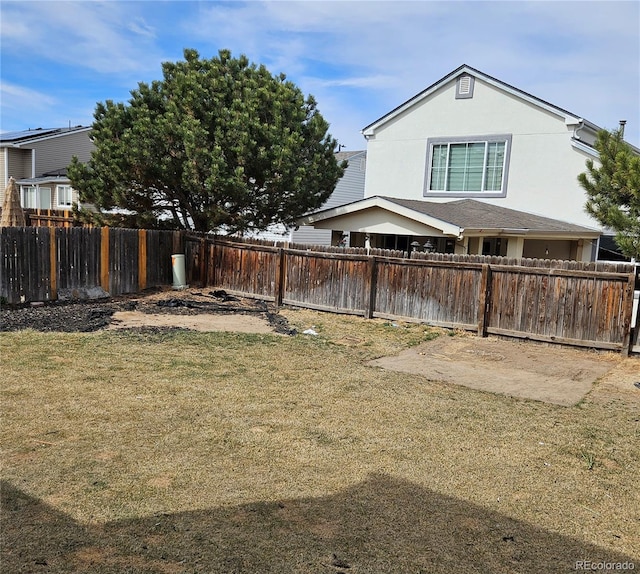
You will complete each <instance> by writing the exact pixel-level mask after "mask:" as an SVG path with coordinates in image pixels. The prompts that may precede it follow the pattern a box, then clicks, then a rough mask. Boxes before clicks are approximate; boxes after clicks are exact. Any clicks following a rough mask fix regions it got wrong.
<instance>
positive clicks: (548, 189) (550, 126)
mask: <svg viewBox="0 0 640 574" xmlns="http://www.w3.org/2000/svg"><path fill="white" fill-rule="evenodd" d="M573 130H574V127H572V126H567V125H565V121H564V118H561V117H559V116H556V115H554V114H552V113H551V112H548V111H545V110H543V109H542V108H539V107H537V106H534V105H533V104H530V103H528V102H526V101H524V100H522V99H520V98H518V97H516V96H514V95H512V94H510V93H508V92H505V91H502V90H499V89H498V88H496V87H494V86H492V85H490V84H488V83H486V82H484V81H482V79H480V78H476V82H475V89H474V95H473V98H469V99H456V98H455V80H451V81H450V82H449V83H447V84H445V85H443V86H442V87H441V88H440V89H439V90H437V91H436V92H435V93H433V94H432V95H430V96H429V97H427V98H425V99H423V100H422V101H420V102H418V103H416V104H415V105H414V106H413V107H411V108H409V109H408V110H406V111H405V112H404V113H403V114H400V115H399V116H397V117H396V118H393V119H392V120H390V121H389V122H387V123H386V124H383V125H382V126H380V127H379V128H378V129H377V131H376V133H375V136H374V137H373V138H371V139H370V140H369V141H368V144H367V178H366V186H365V197H371V196H374V195H383V196H384V195H386V196H391V197H399V198H405V199H418V200H426V199H428V200H429V201H441V202H442V201H451V200H452V199H459V198H457V197H456V198H454V197H451V198H448V197H441V198H436V197H428V198H425V196H424V193H423V192H424V185H425V177H426V171H427V155H428V150H427V138H434V137H456V136H459V137H463V136H484V135H495V134H511V135H512V149H511V159H510V164H509V172H508V185H507V195H506V197H504V198H482V196H481V195H478V194H475V195H474V199H480V200H482V201H487V202H488V203H493V204H495V205H501V206H503V207H508V208H511V209H517V210H521V211H526V212H530V213H535V214H539V215H543V216H546V217H552V218H555V219H560V220H564V221H569V222H571V223H575V224H578V225H586V226H591V227H598V225H597V223H596V222H595V221H594V220H593V219H591V218H590V217H589V216H588V215H587V214H586V213H585V212H584V203H585V200H586V197H585V193H584V191H583V190H582V188H581V187H580V186H579V184H578V182H577V179H576V178H577V176H578V174H579V173H581V172H583V171H585V161H586V159H587V158H588V157H590V156H588V155H587V154H586V153H584V152H581V151H579V150H577V149H576V148H574V147H572V145H571V137H572V135H573ZM581 135H582V138H583V141H592V137H593V135H592V134H588V133H587V130H583V131H582V132H581Z"/></svg>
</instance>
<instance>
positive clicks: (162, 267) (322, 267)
mask: <svg viewBox="0 0 640 574" xmlns="http://www.w3.org/2000/svg"><path fill="white" fill-rule="evenodd" d="M294 247H296V248H292V247H291V246H288V247H278V246H275V245H273V244H267V243H265V242H258V241H254V242H251V243H244V242H243V243H239V242H234V241H229V240H225V239H221V238H212V237H196V236H187V235H186V234H185V233H184V232H178V231H156V230H133V229H112V228H106V227H105V228H55V227H49V228H47V227H25V228H12V227H4V228H0V297H1V298H2V300H3V301H4V302H7V303H12V304H13V303H23V302H30V301H50V300H55V299H58V298H60V297H61V296H66V297H69V296H81V295H82V291H83V290H89V289H92V288H101V289H102V290H104V291H105V292H107V293H109V294H111V295H120V294H124V293H134V292H139V291H142V290H144V289H145V288H147V287H154V286H168V285H171V283H172V277H173V271H172V266H171V255H172V254H174V253H184V254H185V255H186V257H185V262H186V280H187V283H189V284H191V285H199V286H205V285H208V286H216V287H219V288H223V289H226V290H229V291H232V292H235V293H240V294H243V295H246V296H249V297H256V298H261V299H265V300H270V301H275V302H276V303H277V304H289V305H295V306H300V307H307V308H311V309H317V310H325V311H332V312H339V313H352V314H358V315H362V316H365V317H369V318H371V317H381V318H389V319H402V320H407V321H421V322H425V323H429V324H433V325H440V326H445V327H452V328H460V329H465V330H471V331H475V332H477V333H478V334H479V335H486V334H497V335H506V336H511V337H521V338H528V339H535V340H540V341H549V342H558V343H569V344H573V345H582V346H588V347H594V348H602V349H614V350H621V351H622V352H623V353H624V354H626V353H627V352H628V350H629V343H630V334H631V317H632V312H633V288H634V279H635V277H634V269H633V266H631V265H629V264H624V263H619V264H602V263H597V264H596V263H589V264H584V263H579V262H573V261H561V262H558V261H548V260H508V259H506V258H496V257H481V256H458V255H426V254H416V253H414V254H412V257H407V256H406V254H403V253H401V252H388V251H382V250H371V251H370V252H369V253H368V254H367V252H366V251H365V250H364V249H343V248H317V247H313V248H300V246H294ZM403 255H404V256H403ZM637 330H638V329H636V332H637Z"/></svg>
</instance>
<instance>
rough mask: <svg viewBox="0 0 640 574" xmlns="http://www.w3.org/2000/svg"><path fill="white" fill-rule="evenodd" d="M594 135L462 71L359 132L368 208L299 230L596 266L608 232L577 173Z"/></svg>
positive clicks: (357, 240)
mask: <svg viewBox="0 0 640 574" xmlns="http://www.w3.org/2000/svg"><path fill="white" fill-rule="evenodd" d="M599 129H600V128H599V127H598V126H596V125H595V124H593V123H591V122H589V121H587V120H585V119H583V118H581V117H580V116H578V115H576V114H572V113H570V112H568V111H566V110H563V109H561V108H558V107H557V106H554V105H552V104H550V103H548V102H545V101H543V100H540V99H538V98H536V97H534V96H532V95H530V94H527V93H525V92H523V91H521V90H519V89H517V88H514V87H513V86H510V85H508V84H505V83H504V82H501V81H500V80H497V79H495V78H493V77H491V76H488V75H487V74H484V73H483V72H480V71H478V70H476V69H474V68H471V67H469V66H466V65H465V66H461V67H460V68H458V69H456V70H454V71H453V72H451V73H450V74H448V75H447V76H445V77H444V78H442V79H441V80H439V81H438V82H436V83H435V84H433V85H431V86H430V87H428V88H427V89H425V90H424V91H422V92H421V93H419V94H418V95H416V96H415V97H413V98H411V99H410V100H408V101H406V102H405V103H403V104H401V105H400V106H398V107H397V108H395V109H394V110H392V111H391V112H389V113H388V114H386V115H385V116H383V117H382V118H380V119H378V120H376V121H375V122H373V123H372V124H370V125H368V126H367V127H365V128H364V129H363V130H362V133H363V135H364V137H365V139H366V141H367V168H366V181H365V193H364V199H363V200H361V201H358V202H355V203H352V204H349V205H346V206H341V207H335V208H333V209H325V210H323V211H321V212H317V213H314V214H311V215H308V216H306V217H304V218H302V219H300V220H299V221H300V224H301V225H303V224H304V225H314V226H315V228H316V229H317V228H327V229H332V230H334V232H350V233H351V238H352V241H351V244H352V245H365V241H366V238H367V236H369V237H368V238H369V244H370V245H371V247H384V248H397V249H404V250H410V249H411V245H412V244H413V245H414V247H413V248H419V249H421V250H423V249H434V250H437V251H440V252H450V253H462V254H467V253H468V254H489V255H507V256H510V257H546V258H554V259H577V260H582V261H590V260H593V259H594V258H595V257H596V254H597V245H598V238H599V236H600V234H601V229H600V228H599V226H598V224H597V223H596V221H595V220H593V219H591V218H590V217H589V215H587V213H586V212H585V210H584V204H585V201H586V194H585V192H584V190H583V189H582V188H581V187H580V185H579V184H578V181H577V176H578V174H579V173H581V172H583V171H585V161H586V160H587V159H588V158H592V159H597V157H598V154H597V152H596V150H595V149H594V148H593V144H594V142H595V138H596V134H597V131H598V130H599ZM634 149H635V148H634ZM637 151H639V152H640V150H637ZM425 245H426V246H427V247H426V248H425V247H424V246H425ZM418 246H419V247H418Z"/></svg>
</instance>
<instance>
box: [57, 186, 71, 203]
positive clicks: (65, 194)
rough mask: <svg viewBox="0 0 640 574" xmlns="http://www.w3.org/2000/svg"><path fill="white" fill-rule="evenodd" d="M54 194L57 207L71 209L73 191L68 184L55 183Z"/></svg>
mask: <svg viewBox="0 0 640 574" xmlns="http://www.w3.org/2000/svg"><path fill="white" fill-rule="evenodd" d="M56 196H57V198H58V207H61V208H62V209H71V206H72V205H73V193H72V189H71V186H70V185H56Z"/></svg>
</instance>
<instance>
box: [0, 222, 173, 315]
mask: <svg viewBox="0 0 640 574" xmlns="http://www.w3.org/2000/svg"><path fill="white" fill-rule="evenodd" d="M183 252H184V233H183V232H178V231H156V230H144V229H140V230H138V229H115V228H108V227H103V228H99V227H94V228H82V227H72V228H61V227H2V228H0V297H2V300H3V301H5V302H7V303H12V304H17V303H24V302H30V301H53V300H56V299H58V298H59V296H60V295H64V296H65V297H74V296H82V293H83V292H85V293H86V291H88V290H90V289H94V288H101V289H103V290H104V291H106V292H107V293H109V294H110V295H122V294H124V293H135V292H138V291H142V290H143V289H146V288H147V287H155V286H160V285H170V284H171V282H172V276H173V270H172V265H171V255H172V254H173V253H183Z"/></svg>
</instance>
